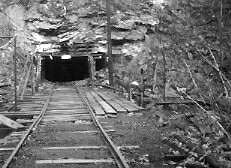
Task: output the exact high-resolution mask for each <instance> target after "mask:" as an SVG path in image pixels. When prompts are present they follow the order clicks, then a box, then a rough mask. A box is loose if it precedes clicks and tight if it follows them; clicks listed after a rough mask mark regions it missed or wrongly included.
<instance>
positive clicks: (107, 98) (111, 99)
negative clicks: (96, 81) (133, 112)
mask: <svg viewBox="0 0 231 168" xmlns="http://www.w3.org/2000/svg"><path fill="white" fill-rule="evenodd" d="M97 93H98V94H99V95H100V96H101V98H102V99H104V100H105V101H106V102H107V103H108V104H110V105H111V106H112V107H113V108H114V109H115V110H116V111H117V112H127V109H125V108H124V107H122V106H121V105H120V104H118V103H117V102H116V101H115V100H114V99H116V98H115V97H112V96H107V95H106V94H104V93H102V92H97Z"/></svg>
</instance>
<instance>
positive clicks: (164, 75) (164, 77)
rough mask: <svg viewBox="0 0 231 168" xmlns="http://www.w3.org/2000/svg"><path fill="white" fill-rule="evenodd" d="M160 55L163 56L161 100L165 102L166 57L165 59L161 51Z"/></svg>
mask: <svg viewBox="0 0 231 168" xmlns="http://www.w3.org/2000/svg"><path fill="white" fill-rule="evenodd" d="M162 55H163V70H164V72H163V84H164V89H163V100H164V101H166V93H165V90H166V57H165V53H164V52H163V50H162Z"/></svg>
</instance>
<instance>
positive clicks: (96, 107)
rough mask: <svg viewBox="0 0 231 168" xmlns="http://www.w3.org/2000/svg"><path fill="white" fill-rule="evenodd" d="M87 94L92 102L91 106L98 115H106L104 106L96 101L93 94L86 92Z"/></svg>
mask: <svg viewBox="0 0 231 168" xmlns="http://www.w3.org/2000/svg"><path fill="white" fill-rule="evenodd" d="M86 96H87V98H88V100H89V102H90V105H91V107H92V108H93V109H94V112H95V114H96V115H105V112H104V110H103V109H102V107H101V106H100V105H99V104H98V103H97V102H96V101H95V99H94V98H93V97H92V95H91V94H89V93H86Z"/></svg>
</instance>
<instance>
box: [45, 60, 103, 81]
mask: <svg viewBox="0 0 231 168" xmlns="http://www.w3.org/2000/svg"><path fill="white" fill-rule="evenodd" d="M104 62H105V61H104V60H103V59H97V60H96V70H100V69H102V68H103V67H104V65H105V63H104ZM89 67H90V65H89V62H88V57H72V58H71V59H61V57H53V58H52V59H51V58H50V57H47V56H46V57H43V59H42V62H41V78H42V79H46V80H48V81H51V82H70V81H77V80H83V79H86V78H88V77H89V76H90V73H89Z"/></svg>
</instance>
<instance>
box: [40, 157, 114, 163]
mask: <svg viewBox="0 0 231 168" xmlns="http://www.w3.org/2000/svg"><path fill="white" fill-rule="evenodd" d="M35 163H36V164H99V163H114V160H113V159H111V158H109V159H57V160H36V161H35Z"/></svg>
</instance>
